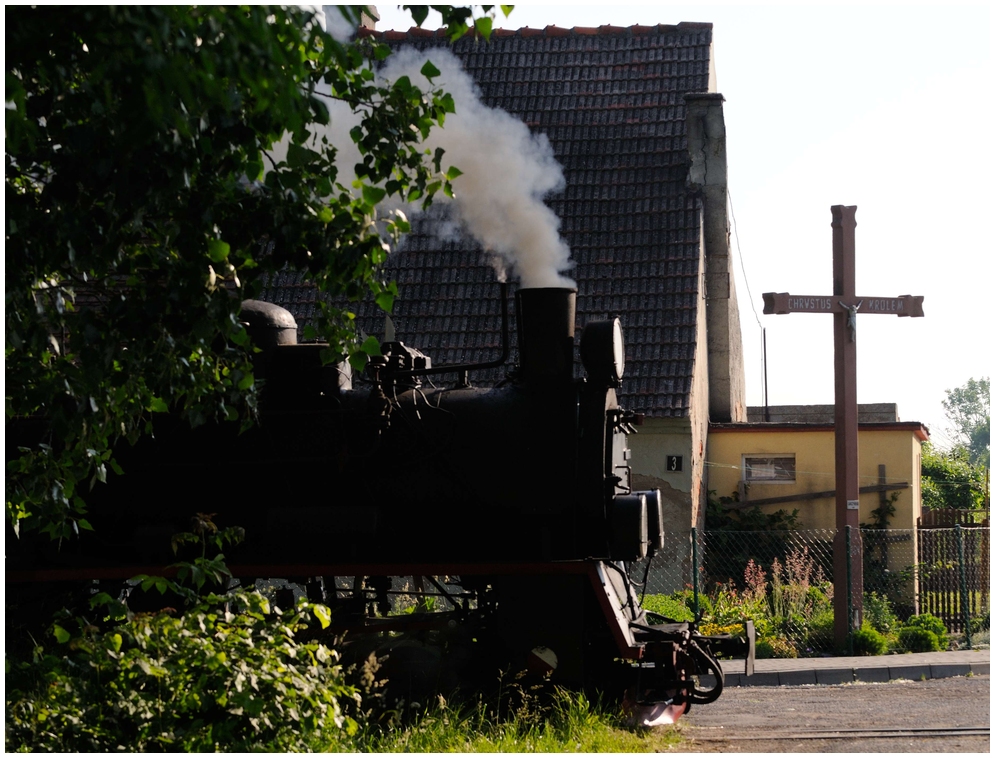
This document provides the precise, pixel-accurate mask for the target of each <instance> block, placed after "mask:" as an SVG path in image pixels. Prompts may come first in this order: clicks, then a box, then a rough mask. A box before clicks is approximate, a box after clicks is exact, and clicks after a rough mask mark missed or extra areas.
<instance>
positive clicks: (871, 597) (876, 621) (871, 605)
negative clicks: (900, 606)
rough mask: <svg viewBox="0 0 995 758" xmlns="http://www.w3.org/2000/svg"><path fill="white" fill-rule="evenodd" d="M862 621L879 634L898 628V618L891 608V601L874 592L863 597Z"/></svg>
mask: <svg viewBox="0 0 995 758" xmlns="http://www.w3.org/2000/svg"><path fill="white" fill-rule="evenodd" d="M864 619H865V620H866V621H867V622H869V623H870V625H871V626H872V627H873V628H874V629H876V630H877V631H879V632H881V634H888V633H889V632H893V631H895V630H896V629H897V628H898V627H899V621H898V617H897V616H895V612H894V611H893V610H892V608H891V601H890V600H889V599H888V598H887V597H886V596H884V595H878V594H877V593H876V592H871V593H869V594H865V595H864Z"/></svg>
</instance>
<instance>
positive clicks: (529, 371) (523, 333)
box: [515, 287, 577, 384]
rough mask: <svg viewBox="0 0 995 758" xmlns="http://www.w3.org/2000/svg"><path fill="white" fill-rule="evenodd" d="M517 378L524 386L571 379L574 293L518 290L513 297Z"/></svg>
mask: <svg viewBox="0 0 995 758" xmlns="http://www.w3.org/2000/svg"><path fill="white" fill-rule="evenodd" d="M515 313H516V319H517V321H518V363H519V367H520V370H521V371H520V378H521V380H522V381H523V382H525V383H527V384H538V383H550V382H563V381H567V382H568V381H570V380H571V378H573V362H574V358H573V354H574V319H575V318H576V313H577V290H575V289H572V288H568V287H540V288H537V289H520V290H518V292H517V293H516V294H515Z"/></svg>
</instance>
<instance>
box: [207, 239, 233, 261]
mask: <svg viewBox="0 0 995 758" xmlns="http://www.w3.org/2000/svg"><path fill="white" fill-rule="evenodd" d="M229 252H231V245H229V244H228V243H227V242H223V241H222V240H218V239H213V240H210V241H209V242H208V243H207V257H208V258H210V259H211V260H212V261H213V262H214V263H220V262H221V261H223V260H224V259H225V258H227V257H228V253H229Z"/></svg>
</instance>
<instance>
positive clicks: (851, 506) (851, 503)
mask: <svg viewBox="0 0 995 758" xmlns="http://www.w3.org/2000/svg"><path fill="white" fill-rule="evenodd" d="M846 509H847V510H848V511H859V510H860V501H859V500H847V501H846Z"/></svg>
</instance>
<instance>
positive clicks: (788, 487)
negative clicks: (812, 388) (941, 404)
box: [706, 404, 929, 529]
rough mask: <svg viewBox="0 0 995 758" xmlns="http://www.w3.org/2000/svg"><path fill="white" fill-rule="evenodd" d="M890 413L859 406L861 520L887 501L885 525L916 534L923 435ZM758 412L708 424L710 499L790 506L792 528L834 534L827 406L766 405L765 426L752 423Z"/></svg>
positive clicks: (921, 430)
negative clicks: (795, 520) (795, 515)
mask: <svg viewBox="0 0 995 758" xmlns="http://www.w3.org/2000/svg"><path fill="white" fill-rule="evenodd" d="M893 409H894V406H893V405H884V404H882V405H878V406H861V413H860V423H859V425H858V429H859V433H858V456H859V476H860V523H862V524H871V523H873V522H874V515H873V513H872V511H874V510H875V509H876V508H878V507H879V505H881V503H882V502H883V501H885V500H889V501H890V500H891V498H893V497H894V498H895V499H894V502H893V503H892V504H893V506H894V509H895V512H894V515H893V516H891V517H890V518H889V519H888V524H887V526H888V528H889V529H915V526H916V519H917V518H918V517H919V516H921V515H922V495H921V489H920V478H919V473H920V462H921V460H922V443H923V442H925V441H926V440H927V439H929V431H928V430H927V429H926V427H925V426H923V425H922V424H921V423H919V422H917V421H908V422H902V421H899V420H898V414H897V412H894V411H893ZM760 410H762V409H757V412H755V409H753V408H751V409H750V414H749V417H750V418H751V421H749V422H747V423H741V424H710V425H709V435H708V452H707V461H706V466H707V470H708V473H707V475H708V484H707V486H708V489H709V490H710V491H714V492H715V495H716V496H717V497H732V496H734V495H735V496H738V498H739V501H740V502H739V503H737V504H735V505H732V506H731V507H733V508H737V507H746V506H747V505H758V506H760V507H761V508H762V509H763V510H764V511H765V512H767V513H773V512H775V511H777V510H779V509H784V510H787V511H792V510H795V509H797V510H798V522H799V528H801V529H835V528H836V514H835V485H836V482H835V476H836V473H835V471H836V465H835V462H836V461H835V458H836V454H835V433H834V427H833V423H832V406H787V407H786V406H781V407H775V408H769V409H766V410H767V412H768V417H769V418H771V420H770V421H763V422H760V421H754V420H752V419H754V418H757V417H758V416H759V415H760V412H759V411H760ZM785 419H794V420H785ZM797 419H803V420H797ZM871 419H873V420H871Z"/></svg>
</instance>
